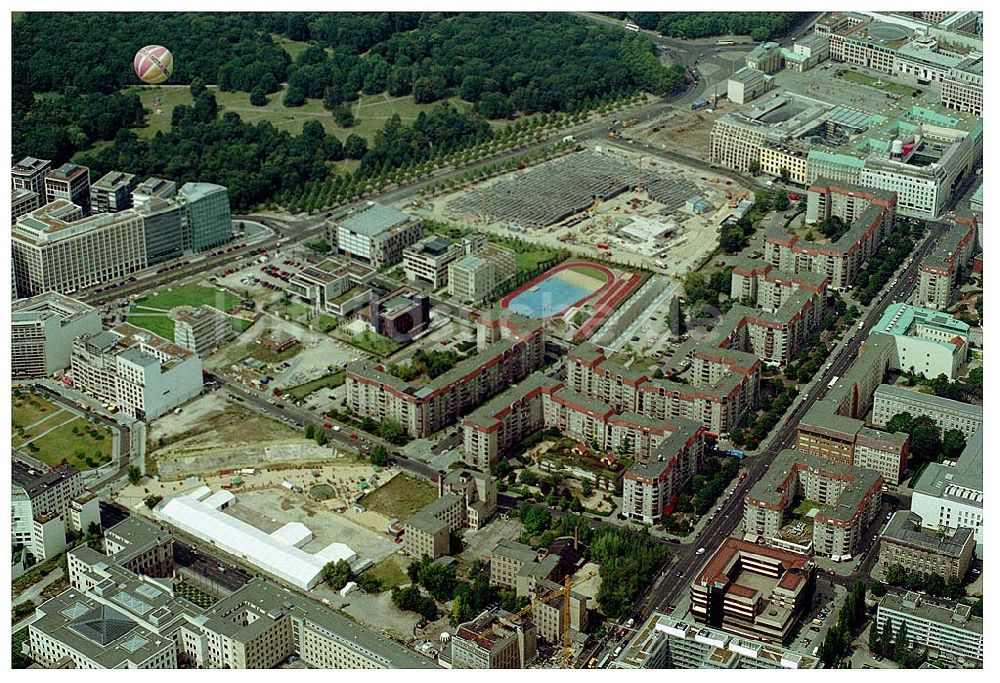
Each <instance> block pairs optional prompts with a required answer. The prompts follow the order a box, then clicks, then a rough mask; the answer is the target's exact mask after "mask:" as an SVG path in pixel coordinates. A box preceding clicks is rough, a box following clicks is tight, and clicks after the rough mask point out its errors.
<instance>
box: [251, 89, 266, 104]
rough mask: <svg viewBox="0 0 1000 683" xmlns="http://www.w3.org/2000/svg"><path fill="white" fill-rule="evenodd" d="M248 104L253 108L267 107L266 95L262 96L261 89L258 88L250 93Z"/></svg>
mask: <svg viewBox="0 0 1000 683" xmlns="http://www.w3.org/2000/svg"><path fill="white" fill-rule="evenodd" d="M250 104H252V105H253V106H255V107H263V106H265V105H267V95H265V94H264V89H263V88H261V87H259V86H258V87H256V88H254V89H253V90H252V91H251V92H250Z"/></svg>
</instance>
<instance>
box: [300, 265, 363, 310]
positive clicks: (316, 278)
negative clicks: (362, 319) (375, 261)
mask: <svg viewBox="0 0 1000 683" xmlns="http://www.w3.org/2000/svg"><path fill="white" fill-rule="evenodd" d="M374 277H375V271H374V270H372V269H371V268H369V267H368V266H365V265H362V264H360V263H358V262H357V261H347V262H346V263H345V262H344V261H341V260H340V259H334V258H327V259H324V260H322V261H320V262H319V263H316V264H311V265H308V266H306V267H305V268H303V269H302V270H300V271H299V272H297V273H295V274H294V275H292V277H291V278H290V279H289V281H288V287H287V288H286V291H287V292H288V293H289V294H290V295H292V296H294V297H297V298H298V299H299V300H301V301H303V302H304V303H306V304H308V305H309V306H311V307H312V308H313V310H314V311H315V312H316V313H322V312H326V313H329V314H331V315H334V316H336V317H338V318H347V317H349V316H351V315H352V314H354V313H355V312H357V311H359V310H360V309H362V308H364V307H365V306H368V305H369V304H370V303H371V302H372V300H373V299H374V294H373V293H372V288H371V281H372V279H373V278H374Z"/></svg>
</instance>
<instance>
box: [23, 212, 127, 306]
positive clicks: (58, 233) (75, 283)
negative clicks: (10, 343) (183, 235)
mask: <svg viewBox="0 0 1000 683" xmlns="http://www.w3.org/2000/svg"><path fill="white" fill-rule="evenodd" d="M88 200H89V197H88ZM11 249H12V252H13V259H14V276H15V281H16V283H17V290H18V294H19V295H20V296H34V295H36V294H42V293H44V292H50V291H55V292H62V293H64V294H71V293H73V292H75V291H76V290H78V289H82V288H84V287H89V286H91V285H96V284H108V283H110V282H115V281H117V280H121V279H122V278H124V277H127V276H128V275H130V274H131V273H134V272H136V271H138V270H141V269H143V268H145V267H146V245H145V236H144V234H143V218H142V215H140V214H138V213H136V212H135V211H132V210H130V209H126V210H125V211H120V212H118V213H104V214H97V215H94V216H89V217H87V218H83V217H82V214H81V211H80V207H78V206H77V205H75V204H73V203H72V202H70V201H68V200H66V199H57V200H56V201H54V202H51V203H49V204H46V205H45V206H43V207H42V208H40V209H38V210H37V211H33V212H31V213H29V214H27V215H24V216H21V218H19V219H18V221H17V222H16V223H15V224H14V229H13V236H12V244H11Z"/></svg>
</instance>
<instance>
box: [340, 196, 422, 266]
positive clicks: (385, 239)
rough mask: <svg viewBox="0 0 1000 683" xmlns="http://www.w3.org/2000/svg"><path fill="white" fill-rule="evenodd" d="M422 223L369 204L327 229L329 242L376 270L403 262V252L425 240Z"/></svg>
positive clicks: (389, 209)
mask: <svg viewBox="0 0 1000 683" xmlns="http://www.w3.org/2000/svg"><path fill="white" fill-rule="evenodd" d="M423 232H424V227H423V221H421V220H419V219H417V218H414V217H413V216H410V215H408V214H405V213H403V212H402V211H396V210H395V209H392V208H390V207H388V206H383V205H382V204H376V203H375V202H368V206H367V207H366V208H365V209H364V210H363V211H360V212H358V213H354V214H351V215H349V216H348V217H347V218H344V219H343V220H340V221H338V222H336V223H331V225H330V226H329V228H328V229H327V241H328V242H329V243H330V245H331V246H332V247H334V248H336V249H337V252H338V253H340V254H345V255H347V256H349V257H351V258H353V259H356V260H358V261H361V262H362V263H364V264H365V265H368V266H371V267H372V268H374V269H375V270H381V269H382V268H388V267H389V266H394V265H396V264H397V263H399V262H400V261H402V260H403V250H404V249H406V248H407V247H409V246H410V245H412V244H414V243H416V242H417V240H419V239H420V238H421V237H422V236H423Z"/></svg>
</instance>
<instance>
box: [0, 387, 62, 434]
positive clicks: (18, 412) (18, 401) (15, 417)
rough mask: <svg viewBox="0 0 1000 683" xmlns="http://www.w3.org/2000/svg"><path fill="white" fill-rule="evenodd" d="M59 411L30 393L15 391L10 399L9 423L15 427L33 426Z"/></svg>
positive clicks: (58, 408) (49, 402)
mask: <svg viewBox="0 0 1000 683" xmlns="http://www.w3.org/2000/svg"><path fill="white" fill-rule="evenodd" d="M59 410H62V409H61V408H60V407H59V406H57V405H56V404H55V403H52V401H47V400H45V399H44V398H42V397H41V396H35V395H34V394H32V393H30V392H25V391H15V392H14V395H13V398H12V399H11V423H12V425H13V426H14V427H15V428H17V427H27V426H29V425H33V424H35V423H36V422H38V421H39V420H41V419H42V418H43V417H46V416H48V415H51V414H52V413H55V412H57V411H59Z"/></svg>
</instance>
